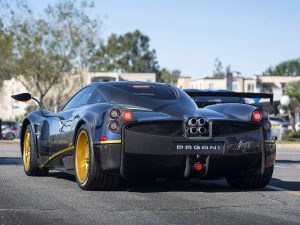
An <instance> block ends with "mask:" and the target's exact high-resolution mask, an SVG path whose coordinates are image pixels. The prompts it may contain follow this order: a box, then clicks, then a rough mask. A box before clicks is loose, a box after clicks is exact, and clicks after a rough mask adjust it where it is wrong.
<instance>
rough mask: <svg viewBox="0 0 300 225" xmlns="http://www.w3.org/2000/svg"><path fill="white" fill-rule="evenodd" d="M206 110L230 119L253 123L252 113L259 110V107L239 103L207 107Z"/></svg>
mask: <svg viewBox="0 0 300 225" xmlns="http://www.w3.org/2000/svg"><path fill="white" fill-rule="evenodd" d="M204 108H205V109H209V110H213V111H215V112H218V113H222V114H224V115H226V116H227V117H228V118H231V119H239V120H243V121H251V115H252V112H253V111H255V110H256V109H257V107H255V106H253V105H246V104H239V103H225V104H215V105H209V106H206V107H204Z"/></svg>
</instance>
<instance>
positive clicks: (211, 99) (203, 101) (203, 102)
mask: <svg viewBox="0 0 300 225" xmlns="http://www.w3.org/2000/svg"><path fill="white" fill-rule="evenodd" d="M195 102H196V104H197V106H198V107H199V108H203V107H205V106H208V105H213V104H217V103H245V99H244V98H240V97H219V96H202V97H198V98H195Z"/></svg>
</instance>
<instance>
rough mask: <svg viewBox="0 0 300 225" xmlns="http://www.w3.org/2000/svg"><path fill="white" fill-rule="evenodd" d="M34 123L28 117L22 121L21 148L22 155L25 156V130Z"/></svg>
mask: <svg viewBox="0 0 300 225" xmlns="http://www.w3.org/2000/svg"><path fill="white" fill-rule="evenodd" d="M30 124H32V123H31V121H30V120H29V119H28V118H25V119H24V120H23V123H22V127H21V136H20V147H21V148H20V149H21V155H22V157H23V143H24V136H25V131H26V128H27V126H28V125H30Z"/></svg>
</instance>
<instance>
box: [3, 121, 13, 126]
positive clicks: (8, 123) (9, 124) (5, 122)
mask: <svg viewBox="0 0 300 225" xmlns="http://www.w3.org/2000/svg"><path fill="white" fill-rule="evenodd" d="M2 125H3V126H9V127H12V126H14V125H15V123H14V122H7V121H4V122H2Z"/></svg>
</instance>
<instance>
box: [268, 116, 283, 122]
mask: <svg viewBox="0 0 300 225" xmlns="http://www.w3.org/2000/svg"><path fill="white" fill-rule="evenodd" d="M270 120H273V121H276V122H281V123H287V121H286V120H285V119H284V118H280V117H270Z"/></svg>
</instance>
